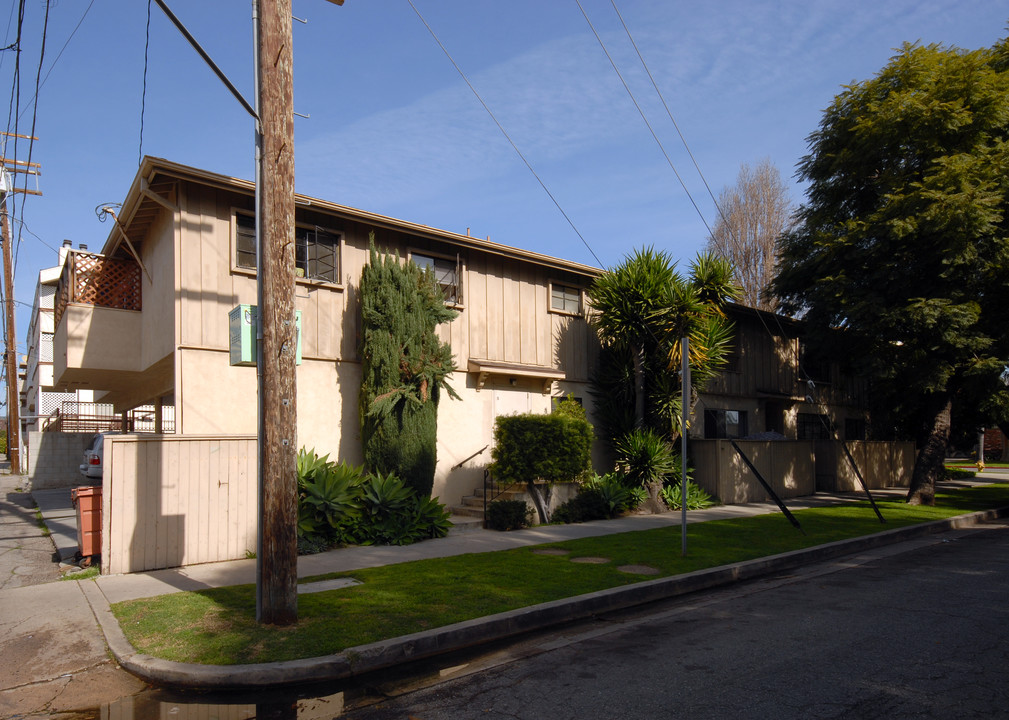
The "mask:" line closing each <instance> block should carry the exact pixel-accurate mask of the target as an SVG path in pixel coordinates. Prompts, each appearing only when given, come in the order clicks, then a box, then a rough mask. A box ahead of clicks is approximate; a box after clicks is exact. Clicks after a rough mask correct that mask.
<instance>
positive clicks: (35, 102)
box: [14, 0, 50, 275]
mask: <svg viewBox="0 0 1009 720" xmlns="http://www.w3.org/2000/svg"><path fill="white" fill-rule="evenodd" d="M49 2H50V0H46V13H45V18H44V19H43V21H42V47H41V49H40V50H39V67H38V70H37V71H36V73H35V97H33V98H32V131H31V133H30V137H31V139H30V140H29V141H28V167H31V163H32V152H33V151H34V149H35V122H36V121H37V120H38V116H39V87H41V80H42V64H43V62H44V61H45V57H46V36H47V35H48V34H49ZM27 199H28V194H27V193H25V194H24V195H22V196H21V215H20V217H24V214H25V201H26V200H27ZM20 252H21V232H20V231H19V232H18V242H17V248H16V249H15V250H14V275H17V271H18V253H20Z"/></svg>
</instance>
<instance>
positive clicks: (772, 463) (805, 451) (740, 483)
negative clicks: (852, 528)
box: [690, 440, 915, 504]
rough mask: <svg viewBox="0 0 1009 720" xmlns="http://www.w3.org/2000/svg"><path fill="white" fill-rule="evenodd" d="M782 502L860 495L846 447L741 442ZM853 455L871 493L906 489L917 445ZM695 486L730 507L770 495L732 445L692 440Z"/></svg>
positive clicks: (858, 449) (854, 447)
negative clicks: (837, 494) (826, 494)
mask: <svg viewBox="0 0 1009 720" xmlns="http://www.w3.org/2000/svg"><path fill="white" fill-rule="evenodd" d="M736 444H737V445H738V446H739V448H740V449H741V450H742V451H743V453H745V454H746V456H747V457H748V458H749V460H750V462H752V463H753V465H754V466H755V467H756V468H757V471H758V472H759V473H760V474H761V476H762V477H763V478H764V480H765V481H766V482H767V483H768V485H770V486H771V488H772V489H773V490H774V491H775V492H776V493H777V494H778V496H779V497H781V498H791V497H801V496H803V495H812V494H813V493H815V492H817V491H821V492H860V491H861V490H862V488H861V485H860V484H859V482H858V479H857V477H856V476H855V472H854V470H853V469H852V467H851V463H850V462H849V461H848V459H847V457H846V456H845V455H844V450H843V448H842V447H841V443H840V442H837V441H834V440H816V441H814V440H770V441H767V440H736ZM848 450H849V451H850V452H851V455H852V457H853V458H854V460H855V463H856V465H858V470H859V472H860V473H861V474H862V478H863V479H864V480H865V482H866V484H867V485H868V486H869V488H870V489H879V488H884V487H895V486H907V485H908V483H909V482H910V480H911V470H912V469H913V467H914V454H915V450H914V443H911V442H871V441H853V442H849V443H848ZM690 464H691V466H692V467H693V468H694V481H695V482H696V483H697V484H698V485H700V486H701V487H702V488H703V489H704V490H705V491H707V492H708V493H710V494H712V495H714V496H716V497H717V498H718V499H719V500H721V501H722V502H723V503H726V504H738V503H748V502H763V501H765V500H767V499H769V498H768V494H767V492H766V491H765V490H764V488H763V487H762V486H761V485H760V483H759V481H758V480H757V478H756V477H755V476H754V474H753V472H752V471H751V470H750V469H749V467H747V465H746V463H745V462H743V459H742V458H741V457H739V453H737V452H736V451H735V450H734V449H733V447H732V442H731V441H729V440H691V441H690Z"/></svg>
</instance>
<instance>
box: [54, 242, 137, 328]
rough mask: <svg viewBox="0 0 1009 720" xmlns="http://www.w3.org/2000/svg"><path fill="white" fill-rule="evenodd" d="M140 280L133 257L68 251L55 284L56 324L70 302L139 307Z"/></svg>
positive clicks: (99, 305)
mask: <svg viewBox="0 0 1009 720" xmlns="http://www.w3.org/2000/svg"><path fill="white" fill-rule="evenodd" d="M140 280H141V270H140V265H139V264H137V262H136V261H135V260H132V259H127V260H124V259H120V258H109V257H105V256H103V255H95V254H92V253H85V252H78V251H73V252H71V253H70V254H69V255H67V260H66V263H65V264H64V265H63V274H62V275H61V276H60V281H59V284H58V285H57V286H56V307H55V321H56V325H57V326H58V325H59V324H60V319H62V317H63V313H64V312H65V311H66V308H67V305H69V304H71V303H80V304H82V305H94V306H95V307H106V308H116V309H118V310H141V309H142V303H141V292H140V288H141V282H140Z"/></svg>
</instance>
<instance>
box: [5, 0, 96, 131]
mask: <svg viewBox="0 0 1009 720" xmlns="http://www.w3.org/2000/svg"><path fill="white" fill-rule="evenodd" d="M94 4H95V0H91V2H90V3H88V6H87V7H86V8H85V9H84V14H83V15H81V19H80V20H78V21H77V24H76V25H75V26H74V29H73V30H72V31H71V32H70V36H69V37H68V38H67V39H66V42H64V43H63V47H61V48H60V51H59V52H58V53H57V54H56V57H55V59H53V62H52V64H51V65H50V66H49V69H48V70H46V74H45V77H43V78H42V86H45V84H46V81H47V80H48V79H49V76H50V75H51V74H52V72H53V69H54V68H55V67H56V64H57V63H58V62H59V61H60V58H61V57H63V52H64V51H65V50H66V49H67V46H68V45H70V41H71V40H73V39H74V35H76V34H77V31H78V30H79V29H80V27H81V25H82V24H83V23H84V18H86V17H87V16H88V13H89V12H91V8H92V6H93V5H94ZM0 49H6V48H0ZM32 100H34V98H32ZM29 102H31V100H29ZM26 112H28V109H27V108H25V109H24V110H23V111H22V113H21V114H22V115H23V114H24V113H26Z"/></svg>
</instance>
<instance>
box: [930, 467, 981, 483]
mask: <svg viewBox="0 0 1009 720" xmlns="http://www.w3.org/2000/svg"><path fill="white" fill-rule="evenodd" d="M972 477H977V473H976V472H974V471H973V470H964V469H963V468H956V467H949V466H947V465H943V468H942V470H941V471H940V475H939V479H940V480H966V479H968V478H972Z"/></svg>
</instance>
